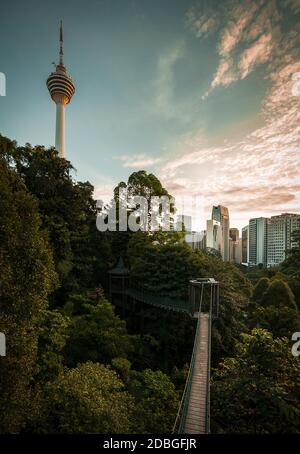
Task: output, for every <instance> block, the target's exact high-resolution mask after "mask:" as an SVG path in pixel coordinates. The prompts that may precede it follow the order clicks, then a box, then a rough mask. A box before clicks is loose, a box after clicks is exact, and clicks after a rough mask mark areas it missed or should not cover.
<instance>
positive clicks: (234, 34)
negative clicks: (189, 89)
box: [188, 0, 283, 99]
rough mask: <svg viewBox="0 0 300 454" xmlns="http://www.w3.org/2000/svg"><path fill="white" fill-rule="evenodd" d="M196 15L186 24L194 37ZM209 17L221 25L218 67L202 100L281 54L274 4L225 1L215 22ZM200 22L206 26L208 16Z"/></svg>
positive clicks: (278, 17)
mask: <svg viewBox="0 0 300 454" xmlns="http://www.w3.org/2000/svg"><path fill="white" fill-rule="evenodd" d="M224 5H225V6H224ZM197 13H198V14H200V12H199V10H196V9H192V10H191V12H190V15H191V17H192V18H193V20H192V21H191V20H190V21H189V24H190V27H191V29H192V31H193V32H194V33H196V32H195V24H197V23H198V22H197ZM210 14H212V16H211V18H212V19H213V22H214V23H221V19H223V21H222V23H223V24H225V25H223V26H222V27H221V28H220V27H219V28H220V32H219V36H218V45H217V51H218V54H219V57H220V59H219V63H218V67H217V68H216V71H215V73H214V75H213V77H212V81H211V84H210V87H209V89H208V90H207V91H206V93H205V94H204V95H203V97H202V98H203V99H204V98H206V97H207V96H208V95H209V94H210V93H211V92H212V91H213V90H214V89H215V88H217V87H219V86H224V87H227V86H229V85H230V84H232V83H233V82H235V81H237V80H242V79H245V78H246V77H247V76H248V75H249V74H251V73H252V71H254V69H255V68H256V67H257V66H259V65H261V64H264V63H270V62H271V61H272V59H273V58H275V57H276V54H277V55H279V53H282V39H283V37H282V33H281V31H280V26H279V24H280V21H281V20H282V16H281V13H280V12H279V10H278V7H277V3H276V1H275V0H266V1H264V0H254V1H253V0H246V1H244V2H238V1H237V0H236V1H228V2H225V3H224V4H223V7H222V8H221V9H219V10H218V15H219V18H216V12H211V13H210ZM188 16H189V14H188ZM203 18H205V22H204V23H207V21H208V20H209V16H202V18H201V19H199V20H200V23H201V25H202V26H203V20H204V19H203ZM200 28H201V30H202V27H200ZM203 35H205V33H198V34H197V33H196V36H198V37H200V38H201V37H202V36H203Z"/></svg>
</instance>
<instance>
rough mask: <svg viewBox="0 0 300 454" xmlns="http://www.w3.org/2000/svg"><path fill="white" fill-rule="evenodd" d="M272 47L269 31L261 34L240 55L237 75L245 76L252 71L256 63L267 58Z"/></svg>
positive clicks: (265, 60)
mask: <svg viewBox="0 0 300 454" xmlns="http://www.w3.org/2000/svg"><path fill="white" fill-rule="evenodd" d="M272 49H273V43H272V35H271V33H269V34H265V35H262V36H261V37H260V38H259V39H258V40H257V41H256V42H255V43H254V44H253V45H252V46H251V47H248V49H245V50H244V52H243V53H242V54H241V56H240V61H239V70H240V72H239V77H240V78H241V79H245V77H247V76H248V74H250V72H252V71H253V69H254V67H255V66H256V65H259V64H261V63H265V62H267V61H268V60H269V58H270V56H271V52H272Z"/></svg>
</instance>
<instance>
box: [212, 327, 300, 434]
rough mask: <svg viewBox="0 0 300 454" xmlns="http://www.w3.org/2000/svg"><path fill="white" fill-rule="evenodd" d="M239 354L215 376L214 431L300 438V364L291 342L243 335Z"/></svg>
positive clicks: (265, 334) (255, 334)
mask: <svg viewBox="0 0 300 454" xmlns="http://www.w3.org/2000/svg"><path fill="white" fill-rule="evenodd" d="M236 351H237V355H236V356H235V357H231V358H226V359H225V360H224V361H223V362H222V363H221V364H220V365H219V367H218V368H217V369H216V370H215V372H214V375H213V380H212V386H211V399H212V401H211V405H212V410H211V413H212V418H213V424H212V428H213V431H214V432H219V433H224V432H225V433H276V432H280V433H287V432H288V433H295V432H297V433H299V427H300V400H299V384H298V381H299V374H300V362H299V359H298V358H295V357H294V356H292V354H291V350H290V346H289V343H288V340H287V339H273V337H272V335H271V334H270V333H269V332H268V331H265V330H262V329H254V330H253V331H252V333H251V334H250V335H247V334H243V335H242V339H241V341H240V342H238V344H237V346H236Z"/></svg>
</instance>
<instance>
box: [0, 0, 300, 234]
mask: <svg viewBox="0 0 300 454" xmlns="http://www.w3.org/2000/svg"><path fill="white" fill-rule="evenodd" d="M61 19H62V20H63V23H64V38H65V49H64V50H65V64H66V67H67V70H68V72H69V74H70V75H71V76H72V78H73V80H74V82H75V85H76V92H75V95H74V97H73V99H72V101H71V104H70V105H68V106H67V109H66V156H67V159H69V160H70V161H71V162H72V164H73V166H74V167H75V169H76V174H75V177H76V179H78V180H80V181H86V180H88V181H90V182H91V183H92V184H93V185H94V187H95V197H96V198H104V199H105V198H106V199H107V198H110V197H111V195H112V190H113V188H114V187H115V186H116V185H117V184H118V183H119V182H120V181H126V180H127V178H128V176H129V175H130V174H131V173H132V172H134V171H138V170H146V171H148V172H152V173H154V174H155V175H156V176H157V177H158V178H159V179H160V180H161V182H162V183H163V185H164V186H165V187H166V189H168V191H169V192H170V193H171V194H172V195H174V196H175V198H176V200H177V202H178V210H179V212H180V211H183V210H185V213H186V214H191V213H192V212H193V228H194V229H197V230H200V229H202V228H205V222H206V219H209V218H210V216H211V208H212V205H213V204H222V205H225V206H227V207H228V208H229V213H230V224H231V226H232V227H238V228H241V227H243V226H244V225H246V224H247V223H248V220H249V219H250V218H251V217H260V216H271V215H277V214H280V213H283V212H292V213H300V197H299V196H300V0H280V1H274V0H256V1H254V0H251V1H250V0H244V1H243V2H241V1H237V0H232V1H227V0H225V1H222V2H220V1H213V0H209V1H203V0H202V1H196V0H87V1H85V2H83V1H77V0H72V1H71V0H65V1H64V0H60V1H57V0H52V1H51V2H45V1H40V0H39V1H38V0H27V1H26V2H24V1H11V2H6V4H5V5H4V4H2V5H1V11H0V72H2V73H4V74H5V76H6V96H1V97H0V133H1V134H2V135H5V136H7V137H10V138H12V139H16V140H17V142H18V143H19V144H20V145H23V144H25V143H27V142H28V143H30V144H32V145H37V144H42V145H45V146H46V147H48V146H52V145H53V144H54V141H55V104H54V103H53V102H52V101H51V100H50V96H49V94H48V92H47V88H46V84H45V81H46V79H47V77H48V75H49V73H50V72H51V71H52V70H53V65H52V62H53V61H56V62H57V61H58V32H59V21H60V20H61Z"/></svg>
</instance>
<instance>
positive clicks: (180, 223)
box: [175, 214, 192, 233]
mask: <svg viewBox="0 0 300 454" xmlns="http://www.w3.org/2000/svg"><path fill="white" fill-rule="evenodd" d="M183 229H184V231H185V232H187V233H189V232H191V231H192V216H188V215H186V214H178V215H177V217H176V222H175V230H177V231H179V232H181V231H182V230H183Z"/></svg>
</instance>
